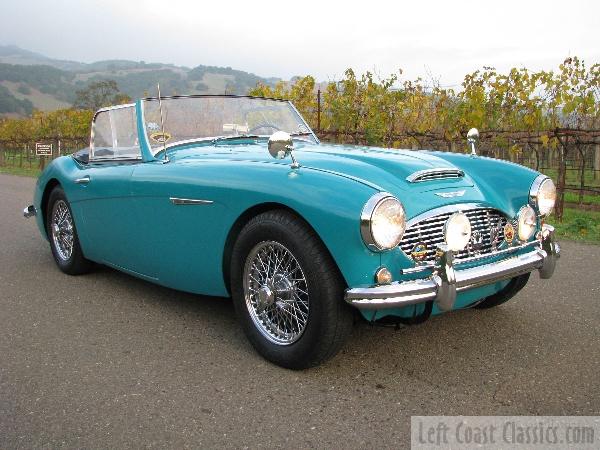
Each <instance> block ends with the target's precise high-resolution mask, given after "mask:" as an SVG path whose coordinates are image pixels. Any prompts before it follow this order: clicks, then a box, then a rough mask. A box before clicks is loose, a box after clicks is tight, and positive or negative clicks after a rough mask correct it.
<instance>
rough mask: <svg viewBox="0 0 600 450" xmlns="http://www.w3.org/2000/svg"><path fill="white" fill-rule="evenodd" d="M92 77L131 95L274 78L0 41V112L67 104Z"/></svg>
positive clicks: (208, 89)
mask: <svg viewBox="0 0 600 450" xmlns="http://www.w3.org/2000/svg"><path fill="white" fill-rule="evenodd" d="M98 80H115V81H116V82H117V84H118V86H119V90H120V91H121V92H123V93H125V94H127V95H129V96H130V97H132V98H138V97H144V96H147V95H154V94H155V91H156V83H157V82H159V83H160V86H161V93H162V94H163V95H174V94H223V93H229V94H245V93H247V92H248V90H249V89H251V88H253V87H254V86H256V84H257V83H263V84H267V85H273V84H275V83H276V82H277V81H278V79H276V78H263V77H259V76H257V75H254V74H252V73H248V72H244V71H242V70H235V69H232V68H231V67H215V66H205V65H199V66H197V67H194V68H191V69H190V68H188V67H181V66H175V65H172V64H162V63H146V62H144V61H129V60H107V61H98V62H94V63H81V62H76V61H65V60H57V59H52V58H48V57H46V56H44V55H40V54H39V53H34V52H30V51H28V50H24V49H21V48H19V47H16V46H14V45H9V46H2V45H0V115H6V114H11V115H15V114H17V115H27V114H30V113H31V110H32V109H34V108H35V109H40V110H44V111H48V110H53V109H58V108H65V107H69V106H70V105H71V104H72V102H73V101H74V99H75V92H76V91H77V90H79V89H83V88H85V87H86V86H87V85H88V84H89V83H90V82H93V81H98Z"/></svg>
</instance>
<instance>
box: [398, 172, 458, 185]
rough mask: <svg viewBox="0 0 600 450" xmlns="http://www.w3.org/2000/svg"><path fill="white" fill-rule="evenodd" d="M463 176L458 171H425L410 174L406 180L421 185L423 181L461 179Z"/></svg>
mask: <svg viewBox="0 0 600 450" xmlns="http://www.w3.org/2000/svg"><path fill="white" fill-rule="evenodd" d="M464 176H465V173H464V172H463V171H462V170H459V169H426V170H420V171H418V172H415V173H413V174H410V175H409V176H408V177H406V179H407V180H408V181H409V182H410V183H421V182H423V181H432V180H444V179H447V178H462V177H464Z"/></svg>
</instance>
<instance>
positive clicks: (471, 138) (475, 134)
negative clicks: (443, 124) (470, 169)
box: [467, 128, 479, 156]
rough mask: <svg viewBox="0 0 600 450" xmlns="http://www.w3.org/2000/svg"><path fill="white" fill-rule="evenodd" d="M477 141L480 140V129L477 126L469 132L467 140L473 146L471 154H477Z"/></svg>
mask: <svg viewBox="0 0 600 450" xmlns="http://www.w3.org/2000/svg"><path fill="white" fill-rule="evenodd" d="M477 141H479V131H478V130H477V128H471V129H470V130H469V132H468V133H467V142H468V143H469V147H470V148H471V156H477V152H476V150H475V144H476V143H477Z"/></svg>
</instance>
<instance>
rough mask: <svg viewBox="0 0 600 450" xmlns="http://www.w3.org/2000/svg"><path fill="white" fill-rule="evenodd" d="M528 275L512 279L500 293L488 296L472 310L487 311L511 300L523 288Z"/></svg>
mask: <svg viewBox="0 0 600 450" xmlns="http://www.w3.org/2000/svg"><path fill="white" fill-rule="evenodd" d="M529 275H531V274H529V273H526V274H525V275H520V276H518V277H515V278H513V279H512V280H510V282H509V283H508V284H507V285H506V286H505V287H504V289H502V290H501V291H500V292H496V293H495V294H494V295H490V296H489V297H486V298H484V299H483V300H482V301H480V302H479V303H477V304H475V305H474V306H473V308H476V309H488V308H493V307H494V306H498V305H501V304H502V303H506V302H507V301H509V300H510V299H511V298H513V297H514V296H515V295H517V293H518V292H519V291H520V290H521V289H523V288H524V287H525V285H526V284H527V281H529Z"/></svg>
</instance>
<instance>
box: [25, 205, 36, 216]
mask: <svg viewBox="0 0 600 450" xmlns="http://www.w3.org/2000/svg"><path fill="white" fill-rule="evenodd" d="M35 215H36V210H35V206H33V205H29V206H28V207H27V208H25V209H24V210H23V217H25V218H29V217H33V216H35Z"/></svg>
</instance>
